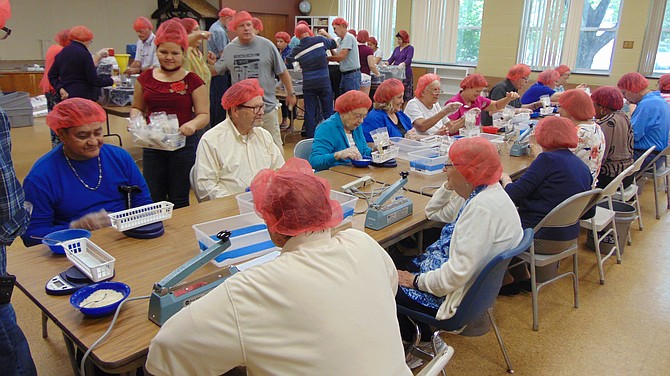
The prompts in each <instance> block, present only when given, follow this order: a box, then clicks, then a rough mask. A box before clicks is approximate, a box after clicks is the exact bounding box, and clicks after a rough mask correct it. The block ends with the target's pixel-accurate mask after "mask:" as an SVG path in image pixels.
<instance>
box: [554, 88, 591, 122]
mask: <svg viewBox="0 0 670 376" xmlns="http://www.w3.org/2000/svg"><path fill="white" fill-rule="evenodd" d="M558 105H559V106H561V108H563V109H564V110H565V111H567V113H568V114H569V115H570V116H571V117H572V118H574V119H575V120H578V121H584V120H589V119H591V118H593V116H594V115H595V114H596V110H595V109H594V108H593V101H592V100H591V97H589V95H588V94H586V92H585V91H584V90H581V89H570V90H566V91H565V92H564V93H563V94H561V96H560V98H558Z"/></svg>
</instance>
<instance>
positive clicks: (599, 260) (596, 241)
mask: <svg viewBox="0 0 670 376" xmlns="http://www.w3.org/2000/svg"><path fill="white" fill-rule="evenodd" d="M591 231H592V232H593V245H594V247H593V248H595V251H596V263H597V264H598V274H599V275H600V284H601V285H604V284H605V271H604V270H603V256H602V255H601V254H600V237H599V235H598V230H597V229H596V223H595V219H594V218H591Z"/></svg>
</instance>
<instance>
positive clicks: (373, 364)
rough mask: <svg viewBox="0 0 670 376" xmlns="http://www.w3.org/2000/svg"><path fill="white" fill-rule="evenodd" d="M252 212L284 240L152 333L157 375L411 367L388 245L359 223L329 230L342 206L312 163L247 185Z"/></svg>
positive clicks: (393, 371)
mask: <svg viewBox="0 0 670 376" xmlns="http://www.w3.org/2000/svg"><path fill="white" fill-rule="evenodd" d="M251 192H252V194H253V200H254V207H255V210H256V213H257V214H258V215H259V216H261V217H262V218H263V220H264V221H265V223H266V224H267V226H268V231H269V232H270V238H271V239H272V241H273V242H274V244H275V245H277V246H278V247H281V248H282V250H281V254H280V255H279V256H278V257H277V258H276V259H275V260H273V261H270V262H267V263H265V264H262V265H257V266H254V267H253V268H250V269H248V270H245V271H243V272H241V273H237V274H235V275H233V276H232V277H230V278H228V279H227V280H226V281H225V282H223V283H222V284H221V285H219V286H217V287H216V288H214V289H213V290H212V291H210V292H209V293H208V294H207V295H205V296H204V297H202V298H200V299H198V300H196V301H195V302H193V303H192V304H190V305H188V306H187V307H185V308H183V309H182V310H181V311H180V312H179V313H177V314H176V315H174V316H173V317H171V318H170V319H169V320H168V321H167V322H166V323H165V324H164V325H163V327H162V328H161V329H160V331H159V332H158V334H157V335H156V337H155V338H154V339H153V340H152V341H151V345H150V346H149V354H148V356H147V363H146V368H147V370H148V371H149V372H150V373H151V374H152V375H158V376H160V375H220V374H223V373H225V372H226V371H228V370H230V369H232V368H234V367H236V366H246V368H247V372H248V373H249V374H250V375H251V374H253V375H332V374H343V375H411V374H412V373H411V372H410V370H409V369H408V368H407V366H406V365H405V355H404V352H403V347H402V342H401V340H400V333H399V332H398V321H397V319H396V316H395V310H396V308H395V301H394V300H393V296H394V295H395V293H396V290H397V283H398V279H397V274H396V271H395V267H394V266H393V262H392V261H391V258H390V257H389V256H388V254H387V253H386V251H385V250H384V249H383V248H382V247H380V246H379V244H377V242H375V241H374V240H373V239H372V238H371V237H370V236H369V235H367V234H365V233H364V232H361V231H358V230H355V229H346V230H343V231H340V232H338V233H337V234H331V229H332V228H333V227H335V226H337V225H338V224H339V223H340V221H341V220H342V207H341V206H340V205H339V203H338V202H337V201H334V200H331V199H329V195H330V184H329V183H328V181H326V180H325V179H322V178H320V177H317V176H314V174H313V172H312V168H311V166H310V165H309V164H308V163H307V161H305V160H302V159H299V158H291V159H289V160H288V161H287V162H286V165H284V167H282V168H280V169H279V170H278V171H272V170H262V171H261V172H259V173H258V175H256V177H255V178H254V180H253V182H252V183H251Z"/></svg>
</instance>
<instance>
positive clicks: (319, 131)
mask: <svg viewBox="0 0 670 376" xmlns="http://www.w3.org/2000/svg"><path fill="white" fill-rule="evenodd" d="M351 133H352V135H353V137H354V142H355V143H356V147H357V148H358V151H359V152H360V153H361V155H363V156H368V157H369V156H370V155H371V153H372V150H370V147H368V144H366V143H365V137H364V136H363V130H362V129H361V127H360V126H358V127H356V129H354V130H353V132H351ZM348 148H349V142H348V141H347V136H346V135H345V134H344V125H343V124H342V119H341V118H340V114H338V113H337V112H336V113H334V114H333V116H331V117H329V118H328V119H326V120H325V121H324V122H323V123H321V124H319V126H318V127H316V132H315V133H314V143H313V144H312V154H310V156H309V163H310V164H311V165H312V168H314V169H315V170H316V171H321V170H327V169H329V168H331V167H333V166H337V165H342V164H348V163H350V162H349V160H348V159H345V160H339V161H338V160H336V159H335V153H336V152H338V151H340V150H344V149H348Z"/></svg>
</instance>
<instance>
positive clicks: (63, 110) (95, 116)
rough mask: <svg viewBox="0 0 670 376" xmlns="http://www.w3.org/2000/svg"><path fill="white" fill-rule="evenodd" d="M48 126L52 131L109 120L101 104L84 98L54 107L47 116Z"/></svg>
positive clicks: (66, 101)
mask: <svg viewBox="0 0 670 376" xmlns="http://www.w3.org/2000/svg"><path fill="white" fill-rule="evenodd" d="M46 120H47V125H48V126H49V128H51V130H52V131H54V132H56V131H57V130H59V129H64V128H73V127H81V126H82V125H88V124H92V123H104V122H105V120H107V115H106V114H105V110H103V109H102V107H100V105H99V104H97V103H95V102H93V101H91V100H88V99H84V98H70V99H66V100H64V101H62V102H60V103H58V104H57V105H55V106H54V108H53V110H51V112H49V113H48V114H47V119H46Z"/></svg>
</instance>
